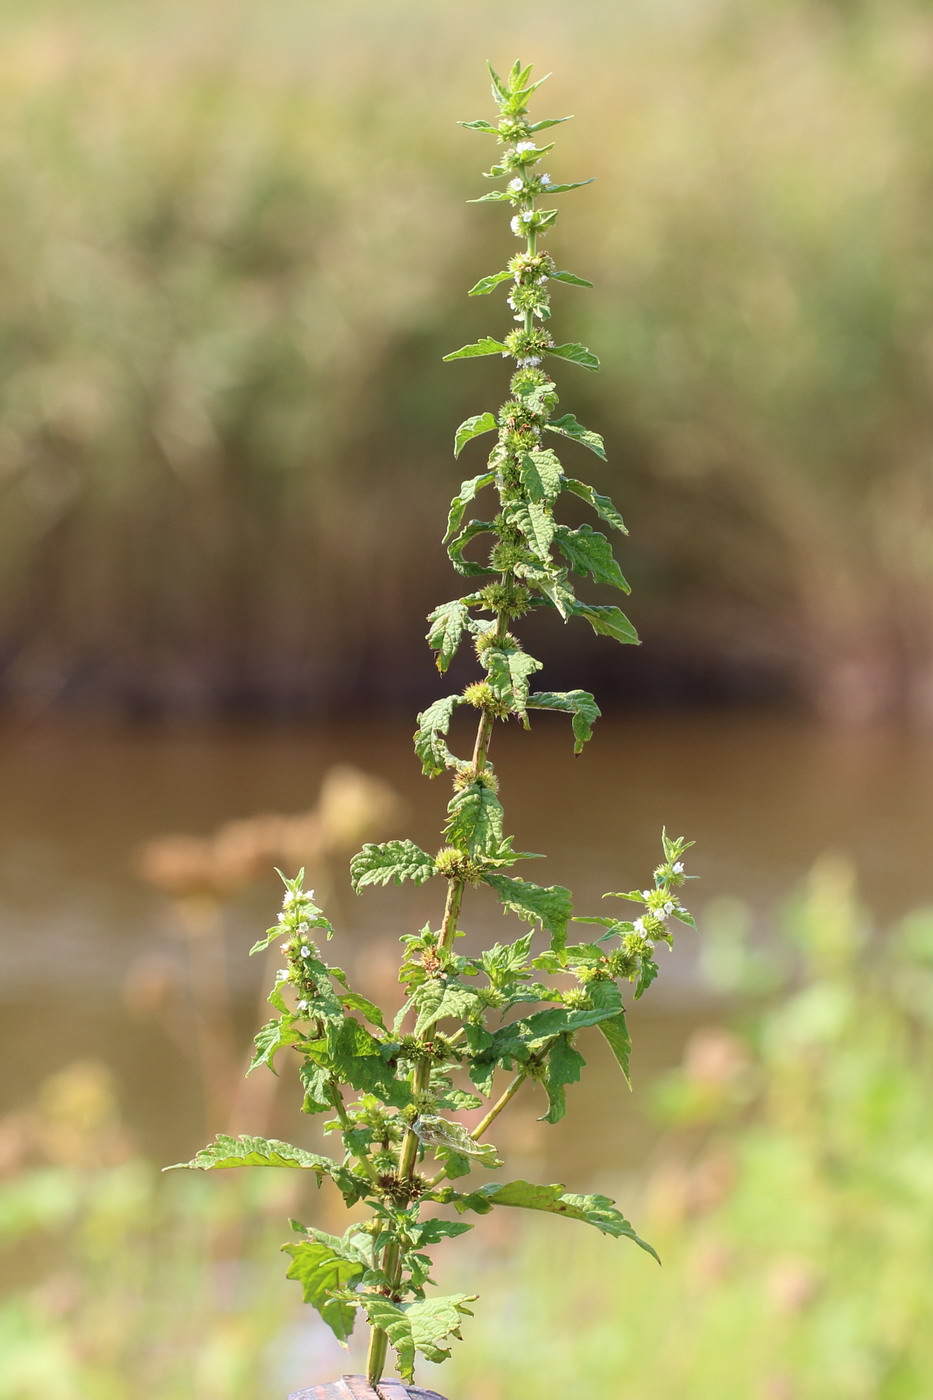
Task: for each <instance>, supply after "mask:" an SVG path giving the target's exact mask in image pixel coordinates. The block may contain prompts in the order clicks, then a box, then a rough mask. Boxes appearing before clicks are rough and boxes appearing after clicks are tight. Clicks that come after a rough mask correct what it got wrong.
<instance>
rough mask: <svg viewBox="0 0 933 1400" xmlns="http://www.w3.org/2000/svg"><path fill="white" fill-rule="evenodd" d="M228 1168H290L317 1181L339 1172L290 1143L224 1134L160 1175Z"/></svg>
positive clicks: (327, 1161)
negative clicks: (313, 1173)
mask: <svg viewBox="0 0 933 1400" xmlns="http://www.w3.org/2000/svg"><path fill="white" fill-rule="evenodd" d="M231 1167H292V1168H297V1169H298V1170H303V1171H313V1172H315V1173H316V1175H317V1177H318V1179H319V1180H320V1178H321V1177H322V1176H334V1175H335V1174H336V1173H337V1172H339V1171H340V1168H339V1167H338V1166H337V1163H336V1162H333V1161H331V1159H330V1157H320V1156H318V1154H317V1153H316V1152H306V1151H305V1149H304V1148H303V1147H293V1146H292V1144H291V1143H290V1142H280V1141H279V1140H278V1138H261V1137H245V1136H244V1137H229V1136H227V1134H226V1133H218V1135H217V1137H216V1138H215V1139H214V1141H213V1142H212V1143H209V1144H208V1145H207V1147H202V1148H201V1150H200V1152H198V1153H197V1154H196V1155H195V1156H194V1157H192V1159H191V1161H190V1162H176V1163H175V1164H174V1165H173V1166H171V1167H163V1171H167V1172H174V1171H179V1170H181V1169H183V1168H191V1169H192V1170H197V1171H202V1172H207V1171H219V1170H227V1169H228V1168H231Z"/></svg>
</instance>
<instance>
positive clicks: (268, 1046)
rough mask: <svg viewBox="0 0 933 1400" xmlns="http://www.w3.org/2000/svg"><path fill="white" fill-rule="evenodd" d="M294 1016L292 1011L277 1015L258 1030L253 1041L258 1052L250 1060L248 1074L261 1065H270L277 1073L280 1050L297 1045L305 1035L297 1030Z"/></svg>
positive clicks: (273, 1071)
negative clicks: (294, 1024)
mask: <svg viewBox="0 0 933 1400" xmlns="http://www.w3.org/2000/svg"><path fill="white" fill-rule="evenodd" d="M293 1020H294V1017H293V1016H292V1015H291V1013H286V1014H285V1015H284V1016H276V1017H275V1018H274V1019H273V1020H271V1021H267V1022H266V1024H265V1025H264V1026H263V1027H262V1028H261V1030H259V1031H257V1032H256V1036H255V1038H254V1041H253V1043H254V1044H255V1046H256V1053H255V1054H254V1055H253V1058H252V1059H251V1060H250V1064H249V1069H248V1070H247V1071H246V1072H247V1074H252V1072H253V1070H254V1069H258V1068H259V1066H260V1065H268V1067H269V1069H271V1070H272V1073H273V1074H274V1073H275V1057H276V1055H277V1054H278V1052H279V1051H280V1050H284V1049H285V1047H286V1046H289V1045H296V1044H298V1042H299V1041H301V1040H303V1039H304V1037H303V1035H302V1034H301V1032H300V1031H296V1030H295V1028H294V1026H293V1025H292V1022H293Z"/></svg>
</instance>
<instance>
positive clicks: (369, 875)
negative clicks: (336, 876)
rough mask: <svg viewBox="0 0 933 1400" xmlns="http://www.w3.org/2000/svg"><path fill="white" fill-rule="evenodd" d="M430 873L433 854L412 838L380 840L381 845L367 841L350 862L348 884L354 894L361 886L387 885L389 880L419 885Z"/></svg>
mask: <svg viewBox="0 0 933 1400" xmlns="http://www.w3.org/2000/svg"><path fill="white" fill-rule="evenodd" d="M433 874H434V857H433V856H429V855H428V853H427V851H423V850H422V849H421V847H420V846H416V845H415V843H414V841H384V842H382V844H381V845H374V844H373V843H372V842H371V841H367V842H366V844H365V846H364V847H363V849H362V850H361V851H357V853H356V855H355V856H354V857H353V859H352V860H351V861H350V883H351V885H352V886H353V890H354V892H355V893H356V894H359V892H360V890H361V889H363V887H364V886H365V885H387V884H388V883H389V881H390V880H394V881H395V883H396V884H397V885H400V884H401V883H402V882H403V881H404V880H413V881H414V882H415V884H416V885H423V884H424V882H425V880H430V878H431V876H432V875H433Z"/></svg>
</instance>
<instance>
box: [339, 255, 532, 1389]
mask: <svg viewBox="0 0 933 1400" xmlns="http://www.w3.org/2000/svg"><path fill="white" fill-rule="evenodd" d="M536 243H537V234H536V232H535V230H534V229H531V230H529V233H528V252H529V253H534V252H535V247H536ZM533 322H534V317H533V315H532V313H531V312H530V311H526V312H525V330H526V331H530V330H531V328H532V325H533ZM506 579H507V575H505V574H503V576H502V582H503V583H505V582H506ZM507 628H508V616H507V614H506V613H504V612H499V613H497V614H496V624H495V638H496V641H497V642H501V641H502V640H503V639H504V637H505V634H506V631H507ZM494 722H495V719H494V716H493V714H492V713H491V712H490V711H489V710H483V712H482V714H481V716H480V721H479V724H478V726H477V730H476V742H475V744H474V745H473V771H474V773H476V774H478V773H482V772H483V770H484V769H485V767H486V764H487V761H488V759H489V745H490V743H491V741H492V728H493V724H494ZM464 888H465V883H464V881H463V880H451V881H450V884H449V885H448V886H447V902H446V904H445V906H444V922H443V924H442V926H441V941H440V948H441V951H442V952H444V953H449V952H450V950H451V948H452V947H453V942H454V939H455V937H456V936H457V921H458V919H459V917H460V906H461V904H462V903H463V891H464ZM431 1029H432V1027H431V1026H427V1027H426V1028H425V1034H428V1033H429V1032H430V1031H431ZM524 1079H525V1076H524V1075H521V1074H519V1075H516V1076H515V1078H514V1080H513V1081H512V1083H511V1084H510V1085H509V1087H508V1089H506V1091H505V1093H504V1094H503V1095H502V1097H501V1099H499V1101H498V1102H497V1103H496V1104H494V1105H493V1107H492V1109H491V1110H490V1112H489V1113H488V1114H487V1115H486V1117H485V1118H484V1119H483V1121H482V1123H481V1124H480V1125H479V1130H480V1131H481V1132H485V1130H486V1128H487V1127H488V1126H489V1124H490V1123H491V1122H492V1121H493V1120H494V1119H495V1118H497V1117H498V1116H499V1114H500V1113H501V1112H502V1110H503V1109H504V1108H505V1107H506V1105H507V1104H508V1103H509V1101H510V1100H511V1099H512V1097H513V1095H514V1094H515V1093H516V1092H517V1091H518V1089H519V1088H520V1087H521V1085H522V1083H523V1082H524ZM430 1083H431V1060H430V1058H429V1057H427V1056H425V1057H424V1058H423V1059H421V1060H419V1061H418V1063H417V1064H416V1065H415V1068H414V1071H413V1073H412V1081H411V1087H412V1092H413V1093H414V1094H416V1095H417V1094H421V1093H424V1092H425V1091H426V1090H427V1089H428V1088H429V1086H430ZM419 1146H420V1140H419V1138H418V1134H417V1133H416V1132H415V1130H414V1128H413V1127H411V1126H410V1125H409V1127H408V1129H407V1131H406V1133H405V1136H404V1138H403V1140H402V1150H401V1152H400V1154H399V1167H398V1174H399V1176H400V1177H401V1178H403V1179H405V1178H408V1179H409V1180H411V1178H412V1177H414V1174H415V1169H416V1167H417V1165H418V1148H419ZM441 1177H443V1173H441ZM441 1177H439V1178H438V1180H440V1179H441ZM382 1271H383V1273H384V1274H385V1275H386V1277H387V1278H388V1279H389V1280H390V1282H391V1286H392V1290H393V1292H394V1291H395V1290H396V1289H397V1287H398V1284H399V1281H400V1279H401V1274H402V1260H401V1252H400V1250H399V1247H398V1244H397V1243H396V1241H395V1240H390V1242H389V1243H388V1244H387V1245H386V1247H385V1250H384V1252H383V1256H382ZM388 1349H389V1339H388V1337H387V1335H386V1333H385V1332H383V1331H382V1329H381V1328H379V1327H374V1328H373V1329H372V1331H371V1333H370V1337H369V1354H368V1356H367V1359H366V1378H367V1380H368V1381H369V1384H370V1385H371V1386H373V1387H374V1388H375V1386H377V1385H378V1384H379V1381H380V1380H381V1379H382V1373H383V1370H384V1369H385V1362H386V1355H387V1353H388Z"/></svg>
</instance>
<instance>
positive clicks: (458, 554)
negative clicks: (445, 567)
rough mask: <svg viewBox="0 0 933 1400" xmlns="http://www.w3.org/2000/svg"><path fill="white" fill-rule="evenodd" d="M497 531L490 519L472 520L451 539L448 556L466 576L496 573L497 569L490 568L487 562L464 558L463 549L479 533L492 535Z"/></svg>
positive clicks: (473, 576) (455, 566)
mask: <svg viewBox="0 0 933 1400" xmlns="http://www.w3.org/2000/svg"><path fill="white" fill-rule="evenodd" d="M494 532H495V526H494V525H493V524H492V522H491V521H489V520H471V521H470V523H469V525H467V526H465V528H464V529H462V530H461V531H460V533H459V534H458V535H455V536H454V538H453V539H452V540H451V541H450V544H449V545H448V546H447V557H448V559H449V560H450V562H451V563H452V564H453V566H454V568H455V569H456V570H457V573H458V574H462V575H463V577H464V578H477V577H479V576H480V575H481V574H494V573H495V572H496V570H495V569H490V568H489V567H488V566H487V565H485V564H478V563H474V561H473V560H472V559H464V557H463V551H464V550H465V549H466V547H467V545H468V544H469V543H470V541H471V540H473V539H475V538H476V536H477V535H491V534H493V533H494Z"/></svg>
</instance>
